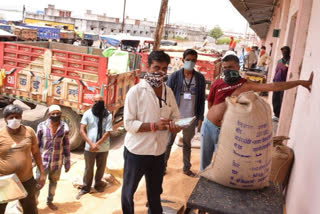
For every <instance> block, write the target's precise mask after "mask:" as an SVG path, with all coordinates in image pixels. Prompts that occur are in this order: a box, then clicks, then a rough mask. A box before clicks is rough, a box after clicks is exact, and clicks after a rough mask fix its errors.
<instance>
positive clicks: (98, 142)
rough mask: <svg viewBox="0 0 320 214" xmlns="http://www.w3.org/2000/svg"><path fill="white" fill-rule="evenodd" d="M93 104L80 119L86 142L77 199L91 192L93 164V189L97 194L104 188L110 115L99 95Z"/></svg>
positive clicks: (82, 134)
mask: <svg viewBox="0 0 320 214" xmlns="http://www.w3.org/2000/svg"><path fill="white" fill-rule="evenodd" d="M93 103H94V105H93V106H92V108H90V109H89V110H87V111H86V112H85V113H84V114H83V116H82V119H81V126H80V134H81V136H82V137H83V139H84V140H85V141H86V146H85V151H84V159H85V172H84V176H83V185H82V188H81V190H80V192H79V193H78V195H77V197H76V198H77V199H80V197H81V196H82V195H84V194H86V193H89V192H90V190H91V185H92V180H93V170H94V164H95V162H96V165H97V170H96V173H95V183H94V188H95V189H96V190H97V191H98V192H103V191H104V188H105V187H106V183H105V182H103V181H102V180H101V179H102V177H103V174H104V172H105V168H106V164H107V157H108V151H109V147H110V132H111V131H112V114H110V112H109V111H108V110H107V109H106V107H105V105H104V101H103V97H102V96H101V95H100V94H96V95H95V96H94V97H93Z"/></svg>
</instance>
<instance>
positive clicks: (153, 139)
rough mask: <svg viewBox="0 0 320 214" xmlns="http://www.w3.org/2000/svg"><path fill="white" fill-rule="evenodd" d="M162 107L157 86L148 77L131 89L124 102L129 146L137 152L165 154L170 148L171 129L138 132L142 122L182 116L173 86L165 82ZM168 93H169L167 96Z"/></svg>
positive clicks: (138, 153) (156, 154)
mask: <svg viewBox="0 0 320 214" xmlns="http://www.w3.org/2000/svg"><path fill="white" fill-rule="evenodd" d="M165 88H166V90H162V99H163V100H166V103H165V102H164V101H161V102H162V108H160V104H159V99H158V97H157V96H156V94H155V92H154V90H153V88H152V87H151V86H150V85H149V83H147V82H146V81H145V80H141V81H140V83H139V84H137V85H135V86H133V87H132V88H130V90H129V92H128V94H127V96H126V100H125V104H124V127H125V128H126V130H127V134H126V137H125V140H124V145H125V147H126V148H127V149H128V150H129V151H130V152H131V153H133V154H136V155H154V156H159V155H162V154H163V153H164V152H165V151H166V147H167V142H168V133H169V131H168V130H165V131H156V132H138V130H139V128H140V126H141V125H142V123H156V122H158V121H159V120H160V118H163V119H172V120H177V119H179V118H180V114H179V108H178V106H177V103H176V100H175V97H174V95H173V92H172V91H171V89H170V88H169V87H168V86H166V85H163V89H165ZM165 94H166V96H165Z"/></svg>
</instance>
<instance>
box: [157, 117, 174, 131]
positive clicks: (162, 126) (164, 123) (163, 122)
mask: <svg viewBox="0 0 320 214" xmlns="http://www.w3.org/2000/svg"><path fill="white" fill-rule="evenodd" d="M170 121H171V120H169V119H160V121H158V122H157V123H156V124H155V125H156V130H167V129H168V126H169V125H170Z"/></svg>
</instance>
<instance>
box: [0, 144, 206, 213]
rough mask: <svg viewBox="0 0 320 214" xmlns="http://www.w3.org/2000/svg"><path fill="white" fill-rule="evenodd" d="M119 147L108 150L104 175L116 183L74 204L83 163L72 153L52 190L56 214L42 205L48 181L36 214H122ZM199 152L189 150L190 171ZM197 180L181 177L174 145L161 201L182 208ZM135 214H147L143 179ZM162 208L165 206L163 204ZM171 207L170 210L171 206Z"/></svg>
mask: <svg viewBox="0 0 320 214" xmlns="http://www.w3.org/2000/svg"><path fill="white" fill-rule="evenodd" d="M122 153H123V145H121V144H120V145H118V146H116V147H114V148H113V149H111V151H110V152H109V157H108V164H107V166H108V168H110V170H109V171H108V170H106V171H107V172H110V171H111V174H113V175H114V176H115V178H116V180H117V181H115V182H113V183H109V186H108V187H107V188H106V190H105V191H104V192H103V193H91V194H86V195H84V196H82V197H81V199H80V200H76V198H75V196H76V195H77V193H78V191H79V190H78V189H77V188H75V187H74V185H73V184H74V183H79V182H80V183H81V180H82V176H83V171H84V160H83V155H82V154H81V153H79V152H77V153H72V162H73V163H72V168H71V170H70V171H69V172H68V173H65V172H64V171H63V172H62V174H61V178H60V181H59V182H58V187H57V190H56V195H55V198H54V203H55V204H56V205H57V206H58V208H59V210H58V211H51V210H50V209H49V208H48V207H47V205H46V197H47V194H48V181H47V182H46V185H45V186H44V188H43V189H42V190H41V193H40V197H39V205H38V209H39V214H51V213H56V214H65V213H79V214H87V213H92V214H100V213H117V214H118V213H119V214H120V213H122V211H121V200H120V199H121V186H122V176H121V174H122V170H123V158H122ZM199 158H200V150H199V149H193V150H192V165H193V166H192V170H193V171H194V172H198V168H199ZM197 181H198V178H191V177H188V176H186V175H184V174H183V173H182V148H181V147H178V146H176V145H174V147H173V150H172V154H171V157H170V159H169V163H168V169H167V174H166V175H165V177H164V182H163V194H162V196H161V198H162V200H165V201H167V200H168V201H170V202H171V201H172V202H175V203H176V204H175V205H174V206H176V207H179V206H182V205H185V203H186V201H187V199H188V197H189V195H190V194H191V192H192V189H193V188H194V186H195V185H196V183H197ZM134 202H135V213H138V214H139V213H141V214H143V213H147V208H146V206H145V205H146V202H147V198H146V188H145V180H144V178H143V179H142V180H141V182H140V184H139V187H138V190H137V192H136V194H135V198H134ZM14 204H15V203H11V205H10V206H9V207H11V209H9V210H8V212H6V214H17V213H19V212H17V210H16V209H15V206H14ZM163 205H165V204H163ZM171 207H172V206H171Z"/></svg>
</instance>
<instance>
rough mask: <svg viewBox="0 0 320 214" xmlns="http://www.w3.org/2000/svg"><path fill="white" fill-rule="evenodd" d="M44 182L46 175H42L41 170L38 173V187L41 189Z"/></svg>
mask: <svg viewBox="0 0 320 214" xmlns="http://www.w3.org/2000/svg"><path fill="white" fill-rule="evenodd" d="M45 183H46V176H45V175H44V173H43V172H41V173H40V178H39V180H38V185H39V186H38V188H39V189H42V187H43V186H44V184H45Z"/></svg>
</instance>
